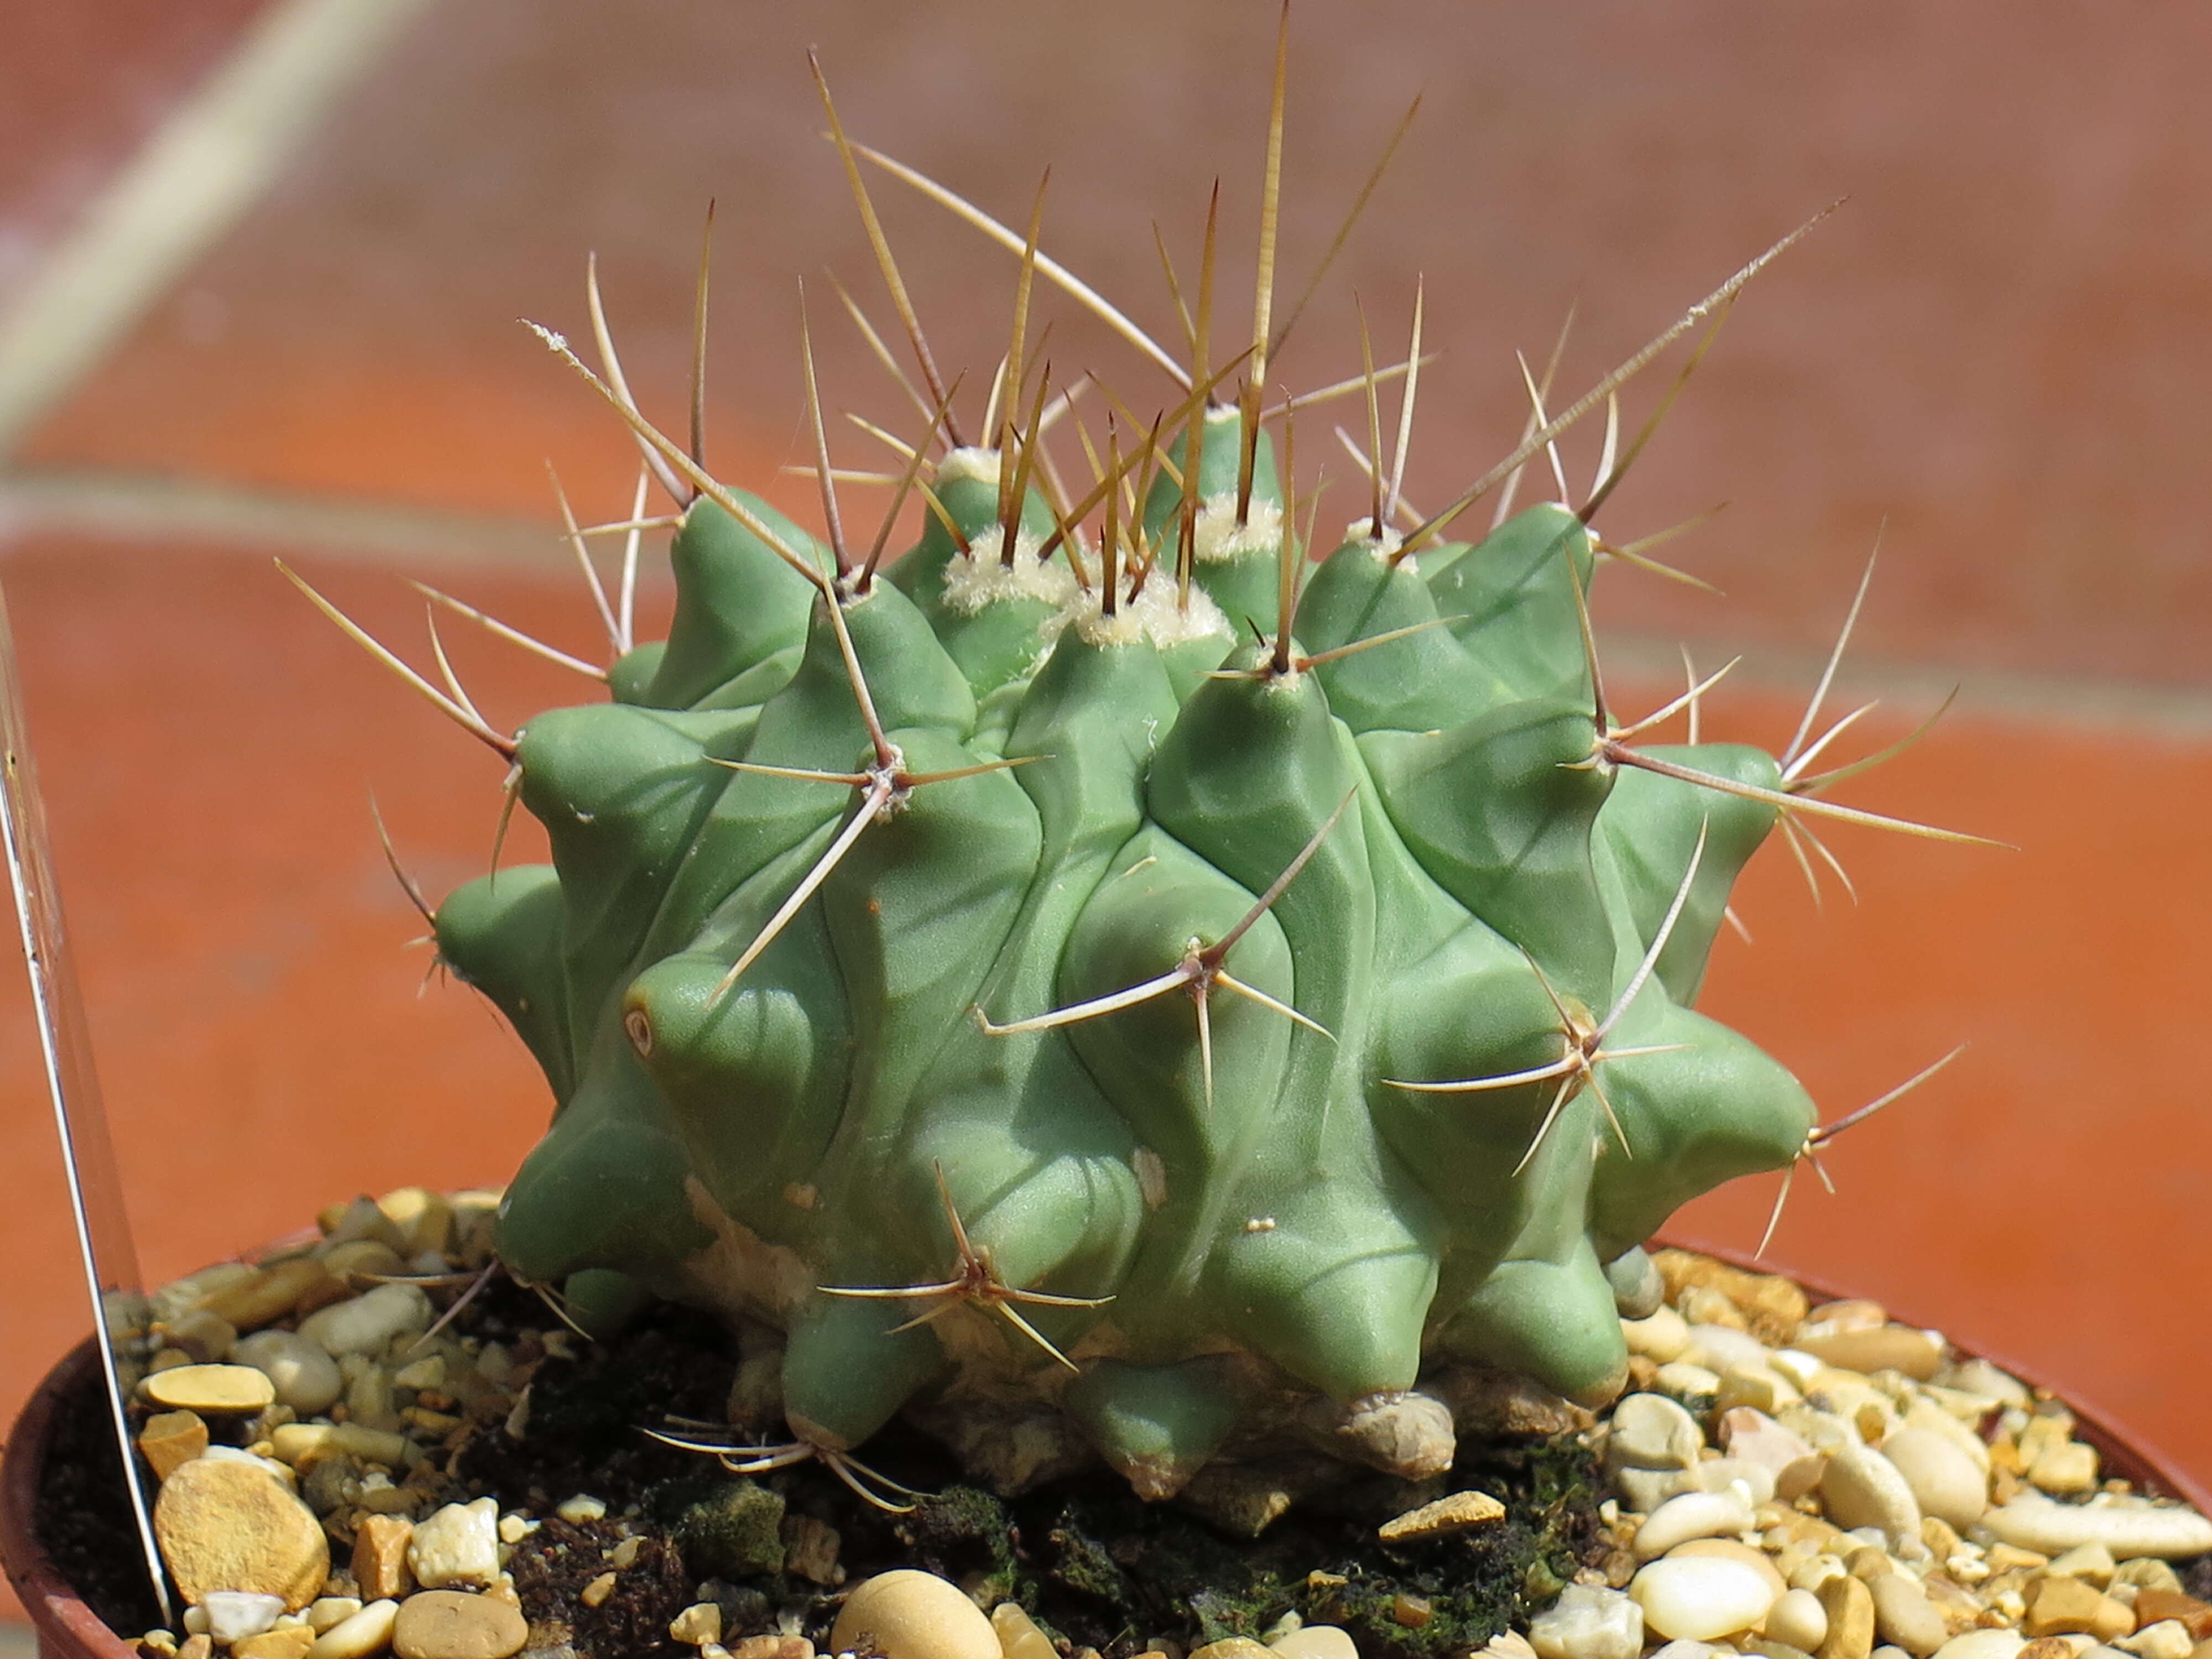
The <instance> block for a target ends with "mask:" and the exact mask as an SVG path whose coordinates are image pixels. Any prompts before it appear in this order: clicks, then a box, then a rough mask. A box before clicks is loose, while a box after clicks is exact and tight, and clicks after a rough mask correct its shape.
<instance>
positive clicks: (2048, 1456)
mask: <svg viewBox="0 0 2212 1659" xmlns="http://www.w3.org/2000/svg"><path fill="white" fill-rule="evenodd" d="M169 1374H170V1375H171V1376H175V1375H176V1374H177V1373H175V1372H173V1371H172V1372H171V1373H169ZM2027 1479H2028V1483H2029V1484H2030V1485H2031V1486H2035V1487H2038V1488H2039V1489H2040V1490H2042V1491H2044V1492H2051V1493H2053V1494H2055V1495H2059V1496H2072V1495H2075V1494H2078V1493H2081V1492H2094V1491H2096V1489H2097V1449H2096V1448H2095V1447H2094V1446H2086V1445H2083V1444H2082V1443H2081V1442H2080V1441H2078V1440H2069V1441H2065V1442H2063V1443H2060V1444H2058V1445H2056V1446H2053V1447H2051V1449H2049V1450H2048V1451H2045V1452H2044V1453H2042V1454H2041V1455H2039V1456H2038V1457H2037V1458H2036V1460H2035V1462H2033V1463H2031V1464H2029V1465H2028V1469H2027Z"/></svg>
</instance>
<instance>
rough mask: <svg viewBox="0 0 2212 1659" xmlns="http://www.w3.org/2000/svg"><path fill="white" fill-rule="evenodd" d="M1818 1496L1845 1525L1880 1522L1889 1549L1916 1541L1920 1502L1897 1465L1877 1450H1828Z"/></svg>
mask: <svg viewBox="0 0 2212 1659" xmlns="http://www.w3.org/2000/svg"><path fill="white" fill-rule="evenodd" d="M1820 1498H1821V1502H1822V1504H1823V1507H1824V1508H1825V1509H1826V1512H1827V1517H1828V1519H1829V1520H1830V1521H1831V1522H1833V1523H1834V1524H1835V1525H1837V1526H1838V1527H1842V1528H1844V1529H1846V1530H1850V1529H1851V1528H1857V1527H1878V1528H1881V1531H1882V1533H1883V1534H1885V1535H1886V1536H1887V1540H1888V1541H1889V1543H1890V1545H1891V1547H1893V1548H1896V1547H1902V1546H1903V1545H1904V1544H1905V1541H1908V1540H1910V1541H1912V1542H1914V1543H1917V1542H1918V1541H1919V1538H1920V1504H1919V1502H1918V1500H1917V1499H1916V1498H1914V1497H1913V1495H1912V1488H1911V1486H1907V1485H1906V1484H1905V1477H1904V1475H1902V1474H1899V1472H1898V1469H1897V1466H1896V1465H1895V1464H1893V1463H1892V1462H1890V1461H1889V1460H1888V1459H1887V1458H1886V1457H1884V1456H1883V1455H1881V1453H1880V1452H1877V1451H1874V1450H1870V1449H1869V1448H1867V1447H1865V1446H1861V1445H1847V1446H1844V1447H1841V1448H1838V1449H1837V1450H1835V1451H1833V1452H1832V1453H1830V1454H1829V1456H1828V1467H1827V1469H1826V1473H1824V1474H1822V1475H1821V1476H1820Z"/></svg>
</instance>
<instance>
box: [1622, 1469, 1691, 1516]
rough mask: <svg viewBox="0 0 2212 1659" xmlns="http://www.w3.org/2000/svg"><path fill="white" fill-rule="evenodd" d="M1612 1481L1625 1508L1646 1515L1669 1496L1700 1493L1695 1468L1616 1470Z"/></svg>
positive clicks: (1676, 1496)
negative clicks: (1623, 1501)
mask: <svg viewBox="0 0 2212 1659" xmlns="http://www.w3.org/2000/svg"><path fill="white" fill-rule="evenodd" d="M1613 1486H1614V1489H1615V1490H1617V1491H1618V1492H1620V1495H1621V1498H1623V1499H1624V1500H1625V1501H1626V1506H1627V1508H1628V1509H1630V1510H1632V1511H1633V1512H1635V1513H1636V1514H1638V1515H1649V1514H1650V1513H1651V1512H1652V1511H1653V1510H1656V1509H1657V1508H1658V1507H1659V1506H1660V1505H1661V1504H1663V1503H1665V1502H1666V1501H1667V1500H1668V1498H1680V1496H1681V1495H1682V1494H1683V1493H1684V1492H1703V1491H1704V1490H1705V1487H1704V1486H1701V1485H1700V1484H1699V1480H1698V1472H1697V1470H1696V1469H1615V1470H1614V1471H1613Z"/></svg>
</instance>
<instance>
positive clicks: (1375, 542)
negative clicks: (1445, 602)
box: [1344, 519, 1419, 569]
mask: <svg viewBox="0 0 2212 1659" xmlns="http://www.w3.org/2000/svg"><path fill="white" fill-rule="evenodd" d="M1344 539H1345V540H1346V541H1348V542H1364V543H1366V544H1367V550H1368V551H1369V552H1370V553H1372V554H1373V555H1374V556H1376V558H1377V559H1388V558H1391V557H1393V556H1395V555H1396V553H1397V551H1398V550H1399V549H1400V548H1401V547H1403V546H1404V545H1405V544H1406V538H1404V537H1403V536H1401V535H1400V534H1399V533H1398V532H1396V531H1395V530H1393V529H1391V528H1390V526H1388V525H1384V526H1383V533H1382V534H1381V535H1379V536H1378V535H1376V533H1375V520H1372V519H1354V520H1352V522H1351V523H1350V524H1348V525H1346V526H1344ZM1401 563H1404V564H1407V565H1413V559H1412V558H1411V557H1407V558H1406V559H1404V560H1401ZM1413 568H1416V569H1418V568H1419V566H1413Z"/></svg>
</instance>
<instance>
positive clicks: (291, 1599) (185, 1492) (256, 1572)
mask: <svg viewBox="0 0 2212 1659" xmlns="http://www.w3.org/2000/svg"><path fill="white" fill-rule="evenodd" d="M258 1461H259V1460H258V1459H257V1460H253V1462H232V1461H230V1460H228V1459H222V1458H214V1457H208V1456H200V1457H196V1458H194V1459H193V1460H192V1461H191V1462H189V1463H186V1464H185V1465H183V1466H182V1467H181V1468H179V1469H178V1470H177V1471H176V1472H175V1473H174V1474H172V1475H170V1477H169V1478H168V1479H167V1480H164V1481H163V1482H162V1483H161V1496H160V1497H159V1498H157V1499H156V1500H155V1504H154V1532H155V1537H156V1538H157V1539H158V1540H159V1541H160V1543H161V1556H162V1559H164V1560H165V1561H166V1562H167V1564H168V1568H169V1574H170V1577H172V1578H173V1580H174V1581H175V1583H176V1586H177V1589H178V1592H179V1594H180V1595H182V1596H183V1597H184V1599H185V1601H187V1602H188V1603H193V1604H197V1603H198V1602H200V1601H203V1600H204V1598H205V1596H206V1595H208V1594H209V1593H210V1591H215V1590H251V1591H253V1592H256V1593H258V1594H261V1595H276V1596H281V1597H282V1598H283V1604H284V1606H285V1607H288V1608H292V1607H306V1606H307V1603H308V1602H310V1601H313V1600H314V1598H315V1597H316V1596H317V1595H319V1594H320V1593H321V1590H322V1588H323V1580H324V1578H325V1576H326V1575H327V1574H328V1573H329V1571H330V1565H331V1557H330V1547H329V1544H328V1542H327V1541H325V1538H324V1536H323V1528H322V1525H321V1523H320V1522H318V1521H317V1520H316V1519H315V1516H314V1513H313V1511H312V1510H309V1509H308V1508H307V1505H306V1504H302V1503H301V1501H300V1500H299V1499H298V1498H295V1497H294V1496H293V1495H292V1494H291V1493H290V1492H289V1491H287V1490H286V1489H285V1487H284V1486H283V1484H282V1483H281V1482H279V1481H277V1480H275V1479H273V1478H272V1477H270V1475H269V1474H265V1473H264V1471H263V1470H262V1469H260V1468H258V1467H255V1463H258Z"/></svg>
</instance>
